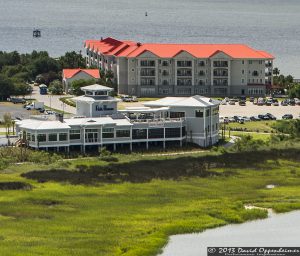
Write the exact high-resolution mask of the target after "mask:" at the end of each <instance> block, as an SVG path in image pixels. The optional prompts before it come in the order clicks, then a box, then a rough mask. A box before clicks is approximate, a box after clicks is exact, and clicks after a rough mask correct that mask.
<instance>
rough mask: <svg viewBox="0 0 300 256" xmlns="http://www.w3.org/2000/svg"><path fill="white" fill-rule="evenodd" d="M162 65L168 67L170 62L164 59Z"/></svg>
mask: <svg viewBox="0 0 300 256" xmlns="http://www.w3.org/2000/svg"><path fill="white" fill-rule="evenodd" d="M170 63H171V62H170ZM162 65H163V66H164V67H167V66H168V62H167V61H166V60H164V61H163V62H162Z"/></svg>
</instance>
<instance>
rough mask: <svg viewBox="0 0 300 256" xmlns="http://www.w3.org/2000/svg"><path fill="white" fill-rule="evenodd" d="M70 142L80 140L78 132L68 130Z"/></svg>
mask: <svg viewBox="0 0 300 256" xmlns="http://www.w3.org/2000/svg"><path fill="white" fill-rule="evenodd" d="M70 140H80V130H70Z"/></svg>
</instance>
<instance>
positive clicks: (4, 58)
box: [0, 51, 86, 100]
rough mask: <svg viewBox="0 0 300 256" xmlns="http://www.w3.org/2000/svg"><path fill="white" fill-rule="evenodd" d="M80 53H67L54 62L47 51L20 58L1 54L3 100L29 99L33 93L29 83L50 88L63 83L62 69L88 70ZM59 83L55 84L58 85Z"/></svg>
mask: <svg viewBox="0 0 300 256" xmlns="http://www.w3.org/2000/svg"><path fill="white" fill-rule="evenodd" d="M85 67H86V63H85V59H84V57H83V56H82V55H81V53H76V52H75V51H72V52H67V53H66V54H65V55H64V56H61V57H59V58H52V57H50V56H49V54H48V52H46V51H39V52H38V51H33V52H32V53H30V54H28V53H26V54H20V53H18V52H17V51H13V52H2V51H0V100H5V99H6V98H7V97H9V96H10V95H26V94H29V93H30V92H31V87H30V86H29V83H30V82H32V81H34V82H38V83H44V84H46V85H50V84H51V83H52V82H53V81H55V80H57V81H59V82H60V81H61V76H62V69H63V68H85ZM59 82H56V86H57V84H59Z"/></svg>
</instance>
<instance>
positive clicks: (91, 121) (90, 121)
mask: <svg viewBox="0 0 300 256" xmlns="http://www.w3.org/2000/svg"><path fill="white" fill-rule="evenodd" d="M95 122H96V121H95V120H93V119H91V120H89V121H88V123H95Z"/></svg>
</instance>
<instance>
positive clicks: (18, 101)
mask: <svg viewBox="0 0 300 256" xmlns="http://www.w3.org/2000/svg"><path fill="white" fill-rule="evenodd" d="M9 101H10V102H12V103H14V104H17V103H22V104H24V103H25V102H26V100H25V99H24V98H10V99H9Z"/></svg>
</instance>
